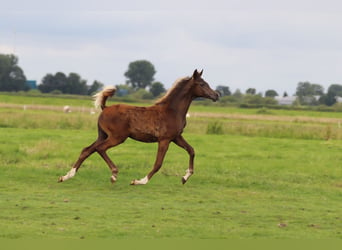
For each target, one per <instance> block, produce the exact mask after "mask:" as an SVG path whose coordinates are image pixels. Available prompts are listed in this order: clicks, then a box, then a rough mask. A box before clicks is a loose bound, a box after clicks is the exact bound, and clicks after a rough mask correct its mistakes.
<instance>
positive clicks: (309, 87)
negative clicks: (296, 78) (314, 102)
mask: <svg viewBox="0 0 342 250" xmlns="http://www.w3.org/2000/svg"><path fill="white" fill-rule="evenodd" d="M323 94H324V88H323V87H322V86H321V85H319V84H315V83H310V82H299V83H298V85H297V90H296V95H297V96H298V97H303V96H314V95H319V96H320V95H323Z"/></svg>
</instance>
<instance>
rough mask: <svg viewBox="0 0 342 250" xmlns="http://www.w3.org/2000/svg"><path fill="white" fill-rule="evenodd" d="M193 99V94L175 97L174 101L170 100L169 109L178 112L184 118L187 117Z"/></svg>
mask: <svg viewBox="0 0 342 250" xmlns="http://www.w3.org/2000/svg"><path fill="white" fill-rule="evenodd" d="M192 99H193V98H192V95H191V94H185V95H181V96H175V97H174V98H172V100H169V102H168V105H167V106H168V108H169V109H172V110H174V111H176V112H177V113H178V114H180V115H181V116H182V117H185V116H186V114H187V113H188V110H189V107H190V104H191V102H192Z"/></svg>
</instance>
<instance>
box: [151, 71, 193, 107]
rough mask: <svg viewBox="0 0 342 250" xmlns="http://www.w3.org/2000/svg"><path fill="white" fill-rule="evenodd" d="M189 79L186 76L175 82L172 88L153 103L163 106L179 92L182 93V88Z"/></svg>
mask: <svg viewBox="0 0 342 250" xmlns="http://www.w3.org/2000/svg"><path fill="white" fill-rule="evenodd" d="M190 79H191V77H188V76H186V77H182V78H179V79H178V80H176V81H175V82H174V84H173V85H172V87H171V88H170V89H169V90H168V91H167V92H166V94H165V95H164V96H162V97H161V98H159V99H158V100H157V101H156V102H155V104H163V103H165V102H167V101H169V100H170V99H172V98H173V97H174V96H178V94H179V92H181V91H182V90H183V91H184V86H185V85H186V83H187V82H188V81H189V80H190Z"/></svg>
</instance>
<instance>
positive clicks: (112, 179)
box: [110, 176, 116, 184]
mask: <svg viewBox="0 0 342 250" xmlns="http://www.w3.org/2000/svg"><path fill="white" fill-rule="evenodd" d="M110 182H111V183H112V184H114V183H115V182H116V178H115V176H111V177H110Z"/></svg>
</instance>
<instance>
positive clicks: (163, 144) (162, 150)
mask: <svg viewBox="0 0 342 250" xmlns="http://www.w3.org/2000/svg"><path fill="white" fill-rule="evenodd" d="M169 144H170V141H168V140H166V141H160V142H159V143H158V154H157V158H156V161H155V163H154V166H153V169H152V171H151V172H149V173H148V175H146V176H145V177H144V178H142V179H140V180H133V181H131V185H145V184H147V182H148V181H149V180H150V179H151V178H152V176H153V175H154V174H155V173H157V172H158V170H159V169H160V168H161V166H162V164H163V160H164V157H165V154H166V152H167V150H168V148H169Z"/></svg>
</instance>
